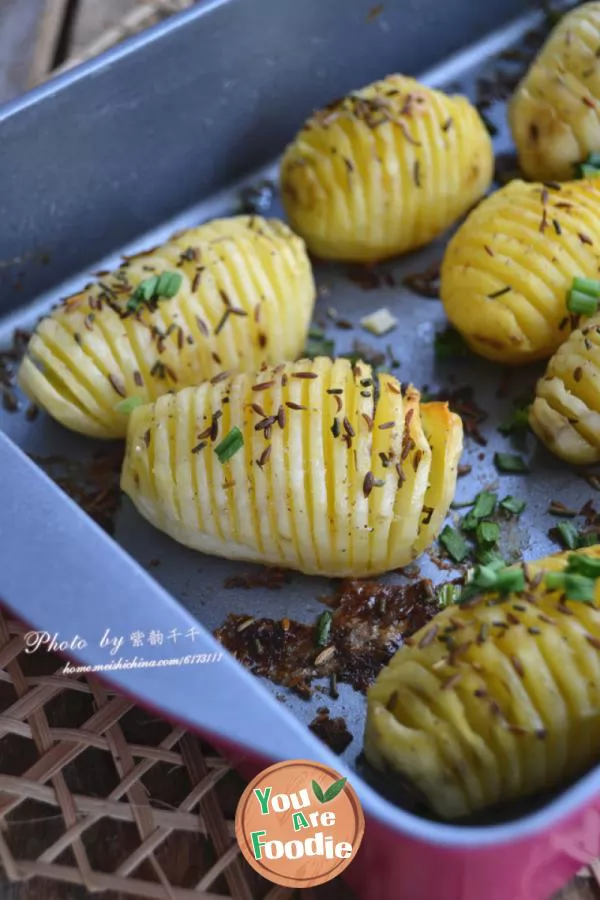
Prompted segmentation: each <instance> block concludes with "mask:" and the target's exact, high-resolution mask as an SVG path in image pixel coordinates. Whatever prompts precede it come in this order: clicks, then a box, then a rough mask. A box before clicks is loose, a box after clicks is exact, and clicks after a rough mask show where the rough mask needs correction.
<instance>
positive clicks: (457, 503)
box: [421, 398, 477, 509]
mask: <svg viewBox="0 0 600 900" xmlns="http://www.w3.org/2000/svg"><path fill="white" fill-rule="evenodd" d="M421 399H422V398H421ZM476 500H477V497H475V498H474V499H473V500H453V501H452V503H451V504H450V508H451V509H466V508H467V506H473V505H474V504H475V501H476Z"/></svg>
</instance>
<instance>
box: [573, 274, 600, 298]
mask: <svg viewBox="0 0 600 900" xmlns="http://www.w3.org/2000/svg"><path fill="white" fill-rule="evenodd" d="M571 290H572V291H577V293H579V294H588V295H589V296H590V297H600V281H598V280H597V279H596V278H574V279H573V284H572V285H571Z"/></svg>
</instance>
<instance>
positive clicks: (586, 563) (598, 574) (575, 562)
mask: <svg viewBox="0 0 600 900" xmlns="http://www.w3.org/2000/svg"><path fill="white" fill-rule="evenodd" d="M567 572H573V573H574V574H577V575H585V576H586V577H587V578H600V559H595V558H594V557H593V556H587V555H586V554H585V553H571V554H569V558H568V560H567Z"/></svg>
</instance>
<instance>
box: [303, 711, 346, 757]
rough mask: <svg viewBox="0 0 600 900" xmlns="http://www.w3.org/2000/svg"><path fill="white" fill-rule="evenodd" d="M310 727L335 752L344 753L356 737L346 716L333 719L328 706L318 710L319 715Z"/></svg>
mask: <svg viewBox="0 0 600 900" xmlns="http://www.w3.org/2000/svg"><path fill="white" fill-rule="evenodd" d="M308 727H309V728H310V730H311V731H312V732H313V734H316V736H317V737H318V738H319V739H320V740H322V741H323V743H324V744H327V746H328V747H330V748H331V750H333V752H334V753H343V752H344V750H345V749H346V747H348V746H349V745H350V744H351V743H352V741H353V739H354V738H353V736H352V732H351V731H350V730H349V729H348V726H347V725H346V720H345V719H344V717H343V716H336V717H335V718H334V719H332V718H331V716H330V715H329V710H328V708H327V707H326V706H322V707H321V709H318V710H317V715H316V716H315V718H314V719H313V720H312V722H310V724H309V726H308Z"/></svg>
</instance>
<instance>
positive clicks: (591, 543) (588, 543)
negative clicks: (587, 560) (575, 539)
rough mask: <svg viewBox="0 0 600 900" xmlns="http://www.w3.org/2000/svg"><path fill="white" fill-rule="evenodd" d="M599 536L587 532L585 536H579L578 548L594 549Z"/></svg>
mask: <svg viewBox="0 0 600 900" xmlns="http://www.w3.org/2000/svg"><path fill="white" fill-rule="evenodd" d="M598 538H599V535H598V532H597V531H589V532H588V533H587V534H580V535H579V546H580V547H595V546H596V544H598V543H599V541H598Z"/></svg>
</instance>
